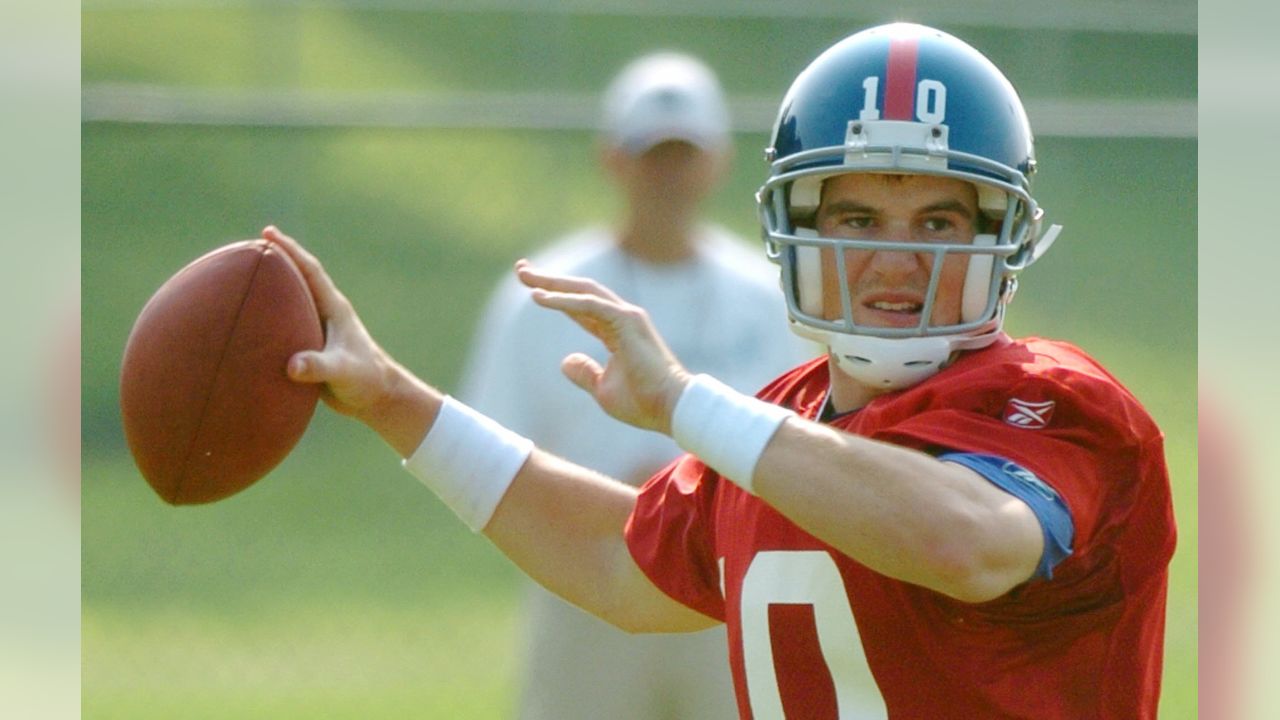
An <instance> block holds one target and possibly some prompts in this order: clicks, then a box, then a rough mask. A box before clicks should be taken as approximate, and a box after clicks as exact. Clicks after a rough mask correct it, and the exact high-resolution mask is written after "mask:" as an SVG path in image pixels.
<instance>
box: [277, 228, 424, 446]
mask: <svg viewBox="0 0 1280 720" xmlns="http://www.w3.org/2000/svg"><path fill="white" fill-rule="evenodd" d="M262 238H263V239H264V240H267V241H268V242H271V243H273V244H274V245H276V246H277V247H279V248H280V249H281V250H283V251H284V252H285V253H287V254H288V255H289V257H290V258H292V260H293V261H294V263H295V264H296V265H297V266H298V269H299V270H301V271H302V276H303V277H304V278H305V279H306V281H307V286H308V287H309V288H310V289H311V296H312V298H313V299H314V300H315V303H316V310H317V311H318V312H319V313H320V321H321V323H322V325H323V326H324V329H325V342H324V348H323V349H321V350H319V351H303V352H299V353H296V354H295V355H294V356H293V357H292V358H290V359H289V364H288V368H287V372H288V374H289V378H290V379H291V380H293V381H295V382H304V383H322V384H323V388H322V393H323V397H324V400H325V402H326V403H328V404H329V406H330V407H332V408H333V409H334V410H336V411H338V412H339V413H342V414H344V415H350V416H353V417H355V418H357V419H359V420H362V421H363V422H365V423H366V424H369V425H371V426H373V425H374V424H375V422H376V421H377V419H378V417H377V416H378V414H379V413H380V412H381V409H380V408H381V406H383V405H385V404H386V403H387V402H388V399H389V398H391V397H393V396H394V394H395V389H396V386H397V385H398V384H399V383H400V382H401V376H402V375H404V374H405V371H404V370H403V369H402V368H401V367H400V366H399V365H398V364H397V363H396V362H395V361H394V360H393V359H392V358H391V357H390V356H389V355H388V354H387V353H386V351H384V350H383V349H382V348H381V347H379V346H378V344H377V343H376V342H375V341H374V340H373V337H372V336H371V335H370V334H369V331H368V330H367V329H365V326H364V323H363V322H361V321H360V317H359V315H357V314H356V311H355V308H354V307H352V305H351V302H350V301H349V300H348V299H347V297H346V296H345V295H343V294H342V292H341V291H340V290H338V287H337V285H335V284H334V282H333V280H332V279H330V277H329V275H328V273H326V272H325V270H324V267H323V266H322V265H321V264H320V261H319V260H317V259H316V257H315V256H314V255H312V254H311V253H309V252H307V250H306V249H305V248H303V247H302V245H301V244H300V243H298V241H297V240H294V239H293V238H291V237H289V236H288V235H285V234H284V233H282V232H280V230H279V229H277V228H276V227H275V226H273V225H272V226H268V227H266V228H264V229H263V231H262ZM375 429H376V428H375Z"/></svg>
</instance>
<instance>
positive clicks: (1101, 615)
mask: <svg viewBox="0 0 1280 720" xmlns="http://www.w3.org/2000/svg"><path fill="white" fill-rule="evenodd" d="M767 154H768V158H769V160H770V162H771V170H770V173H769V177H768V179H767V181H766V182H765V184H764V186H763V187H762V188H761V190H760V192H759V195H758V199H759V207H760V215H761V222H762V225H763V229H764V235H765V241H766V247H767V251H768V255H769V256H770V258H772V259H773V260H774V261H775V262H777V263H778V265H779V268H780V272H781V283H782V287H783V290H784V294H785V296H786V298H787V303H788V312H789V316H790V320H791V323H792V325H793V327H794V329H795V330H796V331H797V332H798V333H800V334H802V335H804V336H806V337H809V338H812V339H816V340H818V341H819V342H821V343H823V344H824V345H825V346H826V347H827V349H828V353H827V354H826V355H825V356H824V357H821V358H818V359H816V360H814V361H812V362H809V363H806V364H804V365H801V366H800V367H797V368H795V369H794V370H791V371H789V372H787V373H785V374H784V375H782V376H781V377H779V378H777V379H776V380H774V381H773V382H772V383H770V384H769V385H767V386H766V387H765V388H764V389H763V390H761V391H760V392H759V393H758V394H757V396H756V397H749V396H745V395H742V394H740V393H737V392H735V391H733V390H731V389H729V388H727V387H726V386H724V385H723V384H721V383H719V382H718V381H716V380H715V379H713V378H710V377H707V376H705V375H693V374H691V373H689V372H688V371H686V370H685V369H684V367H683V366H682V365H681V364H680V362H679V360H678V359H677V358H676V357H674V355H673V354H672V353H671V352H670V351H669V350H667V348H666V346H665V345H664V343H663V341H662V339H661V338H660V337H659V336H658V334H657V333H656V332H655V331H654V330H653V328H652V325H651V323H650V322H649V321H648V319H647V317H646V315H645V314H644V312H643V311H641V310H639V309H638V308H636V307H635V306H632V305H630V304H628V303H626V302H624V301H622V300H621V299H620V298H619V297H618V296H617V295H616V294H615V293H614V292H613V291H612V290H610V289H609V288H607V287H604V286H602V285H600V284H598V283H595V282H593V281H589V280H583V279H578V278H573V277H564V276H558V275H553V274H548V273H543V272H540V271H539V270H538V269H537V268H536V267H533V266H531V265H530V264H528V263H527V262H521V263H517V266H516V274H517V277H519V279H520V280H521V281H522V282H524V283H525V284H526V285H528V286H529V287H531V288H532V296H533V298H534V300H535V302H537V303H539V304H541V305H543V306H545V307H548V308H552V309H555V310H558V311H560V312H563V313H566V314H567V315H568V316H569V317H571V318H573V319H574V320H575V321H577V322H578V323H579V324H580V325H581V326H582V327H584V328H585V329H586V330H588V331H589V332H590V333H592V334H593V335H595V336H596V337H597V338H599V339H600V341H601V342H602V343H603V344H604V346H605V347H606V349H607V350H608V351H609V353H610V355H609V358H608V360H607V361H606V362H605V363H603V364H601V363H598V362H596V361H594V360H592V359H591V358H589V357H588V356H587V355H585V354H572V355H570V356H568V357H567V358H565V360H564V362H563V364H562V369H563V371H564V372H565V374H566V375H567V376H568V377H569V378H570V379H571V380H572V381H573V382H574V383H575V384H577V385H578V386H580V387H581V388H583V389H584V390H586V391H587V392H589V393H590V394H591V395H592V396H593V397H594V398H595V400H596V401H597V402H598V403H599V404H600V406H601V407H602V408H603V409H604V410H605V411H607V412H609V413H610V414H612V415H614V416H615V417H618V418H620V419H622V420H624V421H626V422H629V423H631V424H633V425H636V426H638V427H642V428H647V429H651V430H656V431H659V432H663V433H666V434H669V435H670V436H671V437H673V438H674V439H675V440H676V442H677V443H678V444H679V445H680V446H681V447H682V448H684V449H685V450H686V451H687V452H688V454H687V455H685V456H683V457H681V458H680V459H678V460H676V461H675V462H674V463H672V464H671V465H670V466H668V467H667V468H665V469H664V470H662V471H660V472H659V473H657V474H656V475H655V476H654V477H652V478H651V479H650V480H649V481H648V482H647V483H646V484H645V485H644V486H643V487H642V488H640V489H635V488H632V487H630V486H627V485H625V484H622V483H619V482H615V481H612V480H609V479H607V478H604V477H601V476H599V475H597V474H595V473H592V472H591V471H588V470H585V469H583V468H580V467H578V466H575V465H573V464H571V463H568V462H566V461H563V460H560V459H558V458H556V457H554V456H552V455H549V454H547V453H544V452H542V451H540V450H538V449H536V448H534V447H532V444H531V443H530V442H529V441H528V440H526V439H524V438H523V437H521V436H519V435H516V434H515V433H512V432H511V431H509V430H507V429H505V428H503V427H501V426H500V425H498V424H497V423H494V422H493V421H491V420H489V419H488V418H486V417H484V416H483V415H480V414H479V413H476V412H475V411H473V410H471V409H470V408H467V407H466V406H465V405H462V404H461V403H458V402H457V401H455V400H454V399H452V398H449V397H447V396H444V395H442V394H441V393H440V392H439V391H438V390H436V389H434V388H432V387H431V386H429V385H428V384H426V383H425V382H423V381H421V380H419V379H418V378H416V377H415V376H413V375H412V374H411V373H410V372H409V371H408V370H406V369H404V368H403V367H401V366H400V365H398V364H397V363H396V362H395V361H394V360H393V359H392V358H390V357H389V356H387V354H386V353H385V352H383V351H382V350H381V349H380V348H379V347H378V346H377V345H376V343H374V341H373V340H372V339H371V338H370V337H369V335H368V333H367V332H366V331H365V330H364V328H363V325H362V324H361V323H360V320H359V318H358V316H357V315H356V313H355V311H354V310H353V309H352V307H351V306H350V304H349V303H348V302H347V301H346V300H345V299H344V298H343V296H342V295H341V293H340V292H339V291H338V290H337V289H336V288H335V287H334V285H333V283H332V281H331V280H330V279H329V278H328V276H327V275H326V274H325V273H324V271H323V269H322V268H321V267H320V265H319V264H318V263H317V262H316V260H315V259H314V258H313V257H311V256H310V255H309V254H308V253H307V252H306V251H305V250H304V249H302V248H301V247H300V246H299V245H298V244H297V243H295V242H294V241H292V240H291V239H289V238H287V237H286V236H284V235H282V234H281V233H280V232H279V231H278V230H276V229H275V228H268V229H267V230H265V231H264V237H266V238H267V239H268V240H271V241H273V242H276V243H278V244H280V245H281V246H282V247H283V248H285V249H286V250H287V251H288V252H289V253H290V254H291V255H292V256H293V257H294V258H295V259H296V260H297V261H298V262H299V264H300V265H301V267H302V269H303V271H304V274H305V275H306V276H307V278H308V280H309V282H310V284H311V287H312V290H313V294H314V295H315V297H316V300H317V303H318V306H319V308H320V311H321V313H322V315H323V316H324V318H325V319H326V321H327V322H328V324H329V334H328V337H327V344H326V347H325V348H324V350H323V351H320V352H307V353H300V354H298V355H296V356H295V357H294V358H292V360H291V362H290V365H289V373H290V376H291V377H292V378H293V379H295V380H296V381H299V382H312V383H324V384H326V389H327V391H328V394H329V397H330V402H331V404H333V405H334V406H335V407H336V408H337V409H339V410H340V411H342V412H346V413H349V414H352V415H354V416H355V417H357V418H358V419H360V420H362V421H363V422H365V423H367V424H368V425H370V426H371V427H373V428H374V429H375V430H377V431H378V432H379V433H381V434H382V436H383V437H384V438H385V439H386V440H387V442H388V443H389V444H390V445H391V446H392V447H393V448H394V449H395V450H397V451H398V452H399V453H400V454H401V455H402V456H403V457H405V458H406V460H405V464H406V467H407V468H408V469H409V470H410V471H411V472H413V473H414V474H415V475H416V476H417V477H419V478H420V479H422V480H423V481H424V482H425V483H426V484H427V485H428V486H430V487H431V488H432V489H434V490H435V491H436V492H437V493H438V494H439V495H440V496H441V497H442V498H443V499H444V501H445V502H446V503H448V504H449V505H450V507H452V508H453V509H454V511H455V512H456V513H457V514H458V515H459V516H460V517H461V518H462V519H463V520H464V521H465V522H467V523H468V524H469V525H470V526H471V527H472V528H473V529H475V530H477V531H483V532H484V533H485V535H486V536H487V537H488V538H490V539H491V540H492V541H493V542H494V543H495V544H496V545H497V546H498V547H499V548H501V549H502V550H503V551H504V552H505V553H506V554H507V555H508V556H509V557H511V558H512V560H514V561H515V562H516V563H517V564H518V565H519V566H520V567H521V568H523V569H524V570H525V571H526V572H527V573H528V574H529V575H530V576H532V577H533V578H534V579H535V580H537V581H539V582H541V583H542V584H544V585H545V586H547V587H548V588H549V589H551V590H553V591H554V592H557V593H559V594H560V595H562V596H563V597H565V598H567V599H569V600H570V601H572V602H574V603H576V604H578V605H579V606H581V607H583V608H585V609H587V610H589V611H590V612H593V613H595V614H596V615H598V616H599V617H601V618H604V619H606V620H608V621H610V622H612V623H614V624H616V625H618V626H620V627H623V628H625V629H629V630H632V631H657V632H671V631H682V630H691V629H698V628H704V627H707V626H709V625H712V624H715V623H721V622H723V623H725V624H726V626H727V629H728V638H729V658H730V666H731V671H732V673H733V676H734V682H735V691H736V694H737V699H738V704H739V709H740V713H741V716H742V717H743V718H757V719H760V718H782V717H802V718H827V717H832V718H835V717H839V718H849V717H895V718H921V717H928V718H964V719H966V720H969V719H971V718H1015V717H1016V718H1028V717H1034V718H1082V717H1090V718H1154V717H1155V716H1156V704H1157V699H1158V696H1159V688H1160V674H1161V654H1162V640H1163V632H1164V606H1165V594H1166V586H1167V567H1168V563H1169V560H1170V557H1171V555H1172V552H1173V548H1174V541H1175V530H1174V521H1173V517H1172V510H1171V503H1170V494H1169V484H1168V478H1167V472H1166V470H1165V465H1164V459H1163V448H1162V435H1161V432H1160V430H1159V429H1158V428H1157V427H1156V425H1155V424H1154V422H1153V421H1152V420H1151V419H1150V417H1149V416H1148V415H1147V413H1146V412H1145V411H1144V410H1143V408H1142V407H1141V405H1140V404H1139V403H1138V401H1137V400H1136V399H1135V398H1134V397H1133V396H1132V395H1131V394H1130V393H1129V392H1127V391H1126V390H1125V389H1124V388H1123V387H1121V385H1120V384H1119V383H1118V382H1117V381H1116V380H1115V379H1114V378H1113V377H1111V375H1110V374H1108V373H1107V371H1106V370H1105V369H1103V368H1102V367H1101V366H1100V365H1099V364H1098V363H1097V362H1095V361H1094V360H1092V359H1091V358H1089V357H1088V356H1087V355H1086V354H1085V353H1084V352H1082V351H1081V350H1079V349H1077V348H1075V347H1073V346H1071V345H1069V344H1066V343H1062V342H1054V341H1049V340H1043V339H1035V338H1030V339H1014V338H1011V337H1009V336H1008V335H1006V334H1005V333H1004V332H1003V331H1002V329H1001V327H1002V322H1003V318H1004V314H1005V310H1006V307H1007V305H1008V303H1009V301H1010V300H1011V299H1012V297H1013V294H1014V290H1015V288H1016V286H1017V275H1018V273H1019V271H1021V270H1022V269H1023V268H1025V267H1027V266H1028V265H1030V264H1031V263H1033V262H1035V261H1036V260H1037V259H1039V258H1040V257H1041V256H1042V255H1043V253H1044V252H1045V250H1047V249H1048V247H1049V245H1050V244H1051V243H1052V241H1053V239H1054V237H1055V236H1056V234H1057V230H1058V228H1056V227H1049V228H1046V227H1044V226H1043V224H1042V215H1043V213H1042V210H1041V208H1040V207H1039V205H1038V204H1037V203H1036V201H1035V199H1034V198H1033V197H1032V195H1031V193H1030V181H1031V177H1032V175H1033V173H1034V172H1035V170H1036V166H1035V158H1034V151H1033V144H1032V136H1031V131H1030V128H1029V125H1028V122H1027V118H1026V115H1025V112H1024V110H1023V107H1022V103H1021V101H1020V99H1019V98H1018V95H1017V93H1016V92H1015V91H1014V88H1013V87H1012V85H1010V83H1009V81H1008V80H1007V79H1006V78H1005V77H1004V75H1003V74H1002V73H1001V72H1000V71H999V69H997V68H996V67H995V66H994V65H993V64H992V63H991V62H990V61H989V60H988V59H987V58H986V57H984V56H983V55H982V54H980V53H979V52H978V51H977V50H975V49H974V48H972V47H970V46H969V45H967V44H966V43H964V42H962V41H960V40H958V39H956V38H954V37H952V36H950V35H948V34H945V33H942V32H939V31H937V30H934V29H931V28H926V27H922V26H918V25H911V24H892V25H886V26H881V27H875V28H872V29H869V30H866V31H863V32H860V33H857V34H855V35H852V36H850V37H848V38H846V39H845V40H843V41H841V42H839V43H837V44H836V45H834V46H833V47H831V48H830V49H829V50H827V51H826V52H824V53H823V54H822V55H821V56H819V57H818V58H817V59H816V60H814V61H813V63H812V64H811V65H810V66H809V67H808V68H807V69H805V70H804V72H802V73H801V74H800V75H799V76H798V77H797V78H796V80H795V83H794V84H793V85H792V87H791V89H790V91H789V92H788V93H787V95H786V97H785V98H784V100H783V103H782V107H781V110H780V112H779V115H778V120H777V124H776V126H775V130H774V133H773V136H772V143H771V145H770V147H769V149H768V151H767ZM565 508H573V511H572V512H565Z"/></svg>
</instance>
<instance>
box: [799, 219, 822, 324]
mask: <svg viewBox="0 0 1280 720" xmlns="http://www.w3.org/2000/svg"><path fill="white" fill-rule="evenodd" d="M793 232H794V233H795V235H796V237H811V238H816V237H818V231H817V230H814V229H813V228H807V227H797V228H795V229H794V231H793ZM794 250H795V253H796V295H797V297H796V300H797V302H799V304H800V309H801V310H803V311H804V312H806V313H809V314H810V315H821V314H822V251H821V250H819V249H818V248H816V247H814V246H812V245H796V246H795V247H794Z"/></svg>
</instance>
